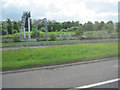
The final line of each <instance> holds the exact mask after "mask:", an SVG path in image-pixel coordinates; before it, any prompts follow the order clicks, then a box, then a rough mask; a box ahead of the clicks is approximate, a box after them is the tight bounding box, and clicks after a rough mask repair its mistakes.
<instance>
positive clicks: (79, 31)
mask: <svg viewBox="0 0 120 90" xmlns="http://www.w3.org/2000/svg"><path fill="white" fill-rule="evenodd" d="M75 33H76V34H77V35H80V39H82V36H83V26H82V25H79V27H78V29H77V30H76V32H75Z"/></svg>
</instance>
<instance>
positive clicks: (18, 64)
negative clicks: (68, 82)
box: [2, 42, 118, 70]
mask: <svg viewBox="0 0 120 90" xmlns="http://www.w3.org/2000/svg"><path fill="white" fill-rule="evenodd" d="M103 52H104V53H103ZM117 55H118V43H117V42H112V43H89V44H76V45H64V46H55V47H43V48H36V49H35V48H33V49H17V50H6V51H2V68H3V70H11V69H21V68H28V67H35V66H45V65H53V64H62V63H68V62H75V61H84V60H91V59H97V58H104V57H110V56H117Z"/></svg>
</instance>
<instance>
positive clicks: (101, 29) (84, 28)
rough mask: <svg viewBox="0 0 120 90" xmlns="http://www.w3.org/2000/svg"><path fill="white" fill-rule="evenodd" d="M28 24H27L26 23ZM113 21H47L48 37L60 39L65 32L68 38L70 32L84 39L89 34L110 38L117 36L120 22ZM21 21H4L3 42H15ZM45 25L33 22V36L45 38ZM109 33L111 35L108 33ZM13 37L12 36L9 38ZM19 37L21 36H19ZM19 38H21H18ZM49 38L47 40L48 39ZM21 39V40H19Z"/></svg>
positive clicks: (73, 35) (92, 36)
mask: <svg viewBox="0 0 120 90" xmlns="http://www.w3.org/2000/svg"><path fill="white" fill-rule="evenodd" d="M26 26H27V25H26ZM115 26H116V28H114V23H113V22H112V21H108V22H107V23H105V22H104V21H101V22H98V21H95V23H92V22H90V21H88V22H87V23H84V24H81V23H80V22H79V21H66V22H57V21H54V20H53V21H49V20H48V22H47V30H48V35H47V36H48V39H49V40H53V41H54V40H58V39H59V38H57V37H60V35H59V34H63V35H62V36H63V39H64V40H66V39H68V38H67V37H68V36H69V33H71V36H72V37H73V38H74V39H78V37H79V39H83V36H87V39H108V38H117V36H118V35H117V34H116V35H115V34H114V35H113V33H118V32H119V29H118V23H116V24H115ZM20 29H21V21H11V20H10V19H7V20H6V21H2V35H3V36H2V38H3V40H2V41H3V42H13V41H16V40H15V36H16V35H19V34H20ZM45 31H46V30H45V25H44V22H41V23H38V24H37V25H36V24H35V23H34V22H33V23H32V24H31V37H32V38H33V39H36V40H37V41H40V40H45V36H46V34H45ZM108 34H109V35H108ZM9 37H11V38H9ZM18 37H19V36H18ZM26 37H28V31H27V28H26ZM18 39H19V38H18ZM48 39H47V40H48ZM17 41H20V40H17Z"/></svg>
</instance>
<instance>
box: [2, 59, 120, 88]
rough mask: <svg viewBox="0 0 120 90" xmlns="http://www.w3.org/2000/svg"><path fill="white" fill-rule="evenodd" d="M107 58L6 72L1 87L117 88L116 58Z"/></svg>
mask: <svg viewBox="0 0 120 90" xmlns="http://www.w3.org/2000/svg"><path fill="white" fill-rule="evenodd" d="M107 59H108V60H105V61H101V62H94V63H86V64H75V65H71V66H70V65H69V66H66V67H59V68H57V67H56V68H44V69H40V70H34V71H27V72H18V73H6V74H3V76H2V84H3V85H2V87H3V88H71V89H72V88H74V89H75V88H80V87H82V86H92V85H93V87H90V88H108V87H109V88H118V81H119V78H118V58H117V57H114V58H107ZM106 82H107V83H106ZM101 83H102V84H101Z"/></svg>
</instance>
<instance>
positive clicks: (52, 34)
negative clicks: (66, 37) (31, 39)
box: [50, 33, 56, 41]
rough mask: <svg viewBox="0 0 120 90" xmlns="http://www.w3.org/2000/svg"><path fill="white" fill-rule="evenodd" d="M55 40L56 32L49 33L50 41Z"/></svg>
mask: <svg viewBox="0 0 120 90" xmlns="http://www.w3.org/2000/svg"><path fill="white" fill-rule="evenodd" d="M55 40H56V34H55V33H51V34H50V41H55Z"/></svg>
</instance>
